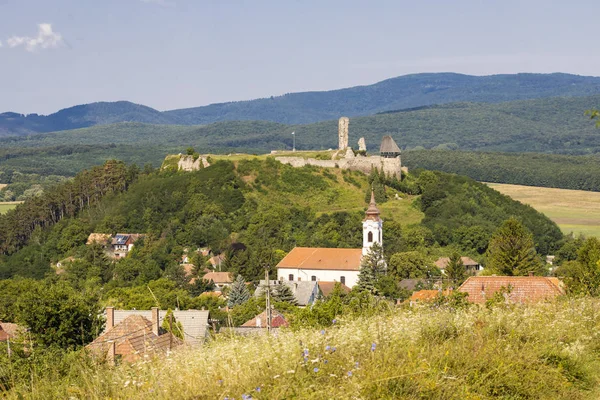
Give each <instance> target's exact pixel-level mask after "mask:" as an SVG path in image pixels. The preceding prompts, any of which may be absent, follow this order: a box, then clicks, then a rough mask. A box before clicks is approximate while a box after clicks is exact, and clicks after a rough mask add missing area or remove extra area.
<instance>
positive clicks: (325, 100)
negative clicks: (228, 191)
mask: <svg viewBox="0 0 600 400" xmlns="http://www.w3.org/2000/svg"><path fill="white" fill-rule="evenodd" d="M594 94H600V77H590V76H580V75H572V74H565V73H553V74H536V73H520V74H498V75H487V76H473V75H465V74H458V73H422V74H410V75H403V76H398V77H394V78H389V79H386V80H383V81H380V82H377V83H374V84H369V85H361V86H354V87H349V88H343V89H334V90H328V91H309V92H298V93H287V94H284V95H281V96H271V97H265V98H259V99H253V100H243V101H234V102H226V103H214V104H209V105H206V106H200V107H190V108H183V109H176V110H167V111H158V110H156V109H154V108H151V107H147V106H144V105H141V104H135V103H132V102H129V101H117V102H95V103H89V104H81V105H76V106H73V107H69V108H65V109H62V110H59V111H57V112H56V113H53V114H49V115H39V114H28V115H25V114H19V113H14V112H5V113H1V114H0V137H2V136H19V135H29V134H32V133H46V132H53V131H64V130H71V129H79V128H87V127H91V126H96V125H107V124H113V123H119V122H142V123H149V124H158V125H205V124H210V123H214V122H223V121H251V120H263V121H270V122H279V123H285V124H306V123H314V122H322V121H326V120H331V119H337V118H338V117H339V116H341V115H346V116H349V117H357V116H367V115H372V114H377V113H384V112H389V111H400V110H405V109H412V108H418V107H426V106H432V105H437V104H447V103H455V102H481V103H501V102H506V101H513V100H528V99H538V98H547V97H556V96H572V97H579V96H589V95H594Z"/></svg>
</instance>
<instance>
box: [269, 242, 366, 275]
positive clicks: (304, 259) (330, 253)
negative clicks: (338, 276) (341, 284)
mask: <svg viewBox="0 0 600 400" xmlns="http://www.w3.org/2000/svg"><path fill="white" fill-rule="evenodd" d="M361 259H362V249H330V248H320V247H319V248H313V247H295V248H294V249H293V250H292V251H290V252H289V253H288V255H287V256H285V257H284V258H283V260H281V261H280V262H279V264H277V268H294V269H295V268H299V269H316V270H342V271H358V270H359V269H360V261H361Z"/></svg>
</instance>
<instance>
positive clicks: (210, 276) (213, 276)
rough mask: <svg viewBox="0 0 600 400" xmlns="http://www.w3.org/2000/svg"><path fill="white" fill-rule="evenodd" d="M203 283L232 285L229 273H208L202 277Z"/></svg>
mask: <svg viewBox="0 0 600 400" xmlns="http://www.w3.org/2000/svg"><path fill="white" fill-rule="evenodd" d="M202 279H203V280H205V281H213V282H214V283H217V284H218V283H233V279H232V278H231V274H230V273H229V272H209V273H207V274H205V275H204V276H203V277H202Z"/></svg>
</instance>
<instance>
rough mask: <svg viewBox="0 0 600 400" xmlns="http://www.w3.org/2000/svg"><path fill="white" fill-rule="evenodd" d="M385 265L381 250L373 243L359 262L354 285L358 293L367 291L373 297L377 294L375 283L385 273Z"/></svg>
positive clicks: (377, 244)
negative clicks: (356, 279) (356, 280)
mask: <svg viewBox="0 0 600 400" xmlns="http://www.w3.org/2000/svg"><path fill="white" fill-rule="evenodd" d="M385 269H386V263H385V258H384V256H383V248H382V247H381V246H380V245H379V243H377V242H375V243H373V245H372V246H371V248H370V249H369V251H368V252H367V254H365V256H364V257H363V259H362V261H361V265H360V271H359V272H358V282H357V284H356V286H357V288H358V290H359V291H368V292H371V293H372V294H374V295H377V294H379V290H378V289H377V281H378V277H379V275H381V274H383V273H385Z"/></svg>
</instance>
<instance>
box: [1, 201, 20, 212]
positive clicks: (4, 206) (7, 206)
mask: <svg viewBox="0 0 600 400" xmlns="http://www.w3.org/2000/svg"><path fill="white" fill-rule="evenodd" d="M20 203H21V202H20V201H9V202H5V203H4V202H0V214H4V213H5V212H7V211H8V210H12V209H13V208H15V207H16V206H17V204H20Z"/></svg>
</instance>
